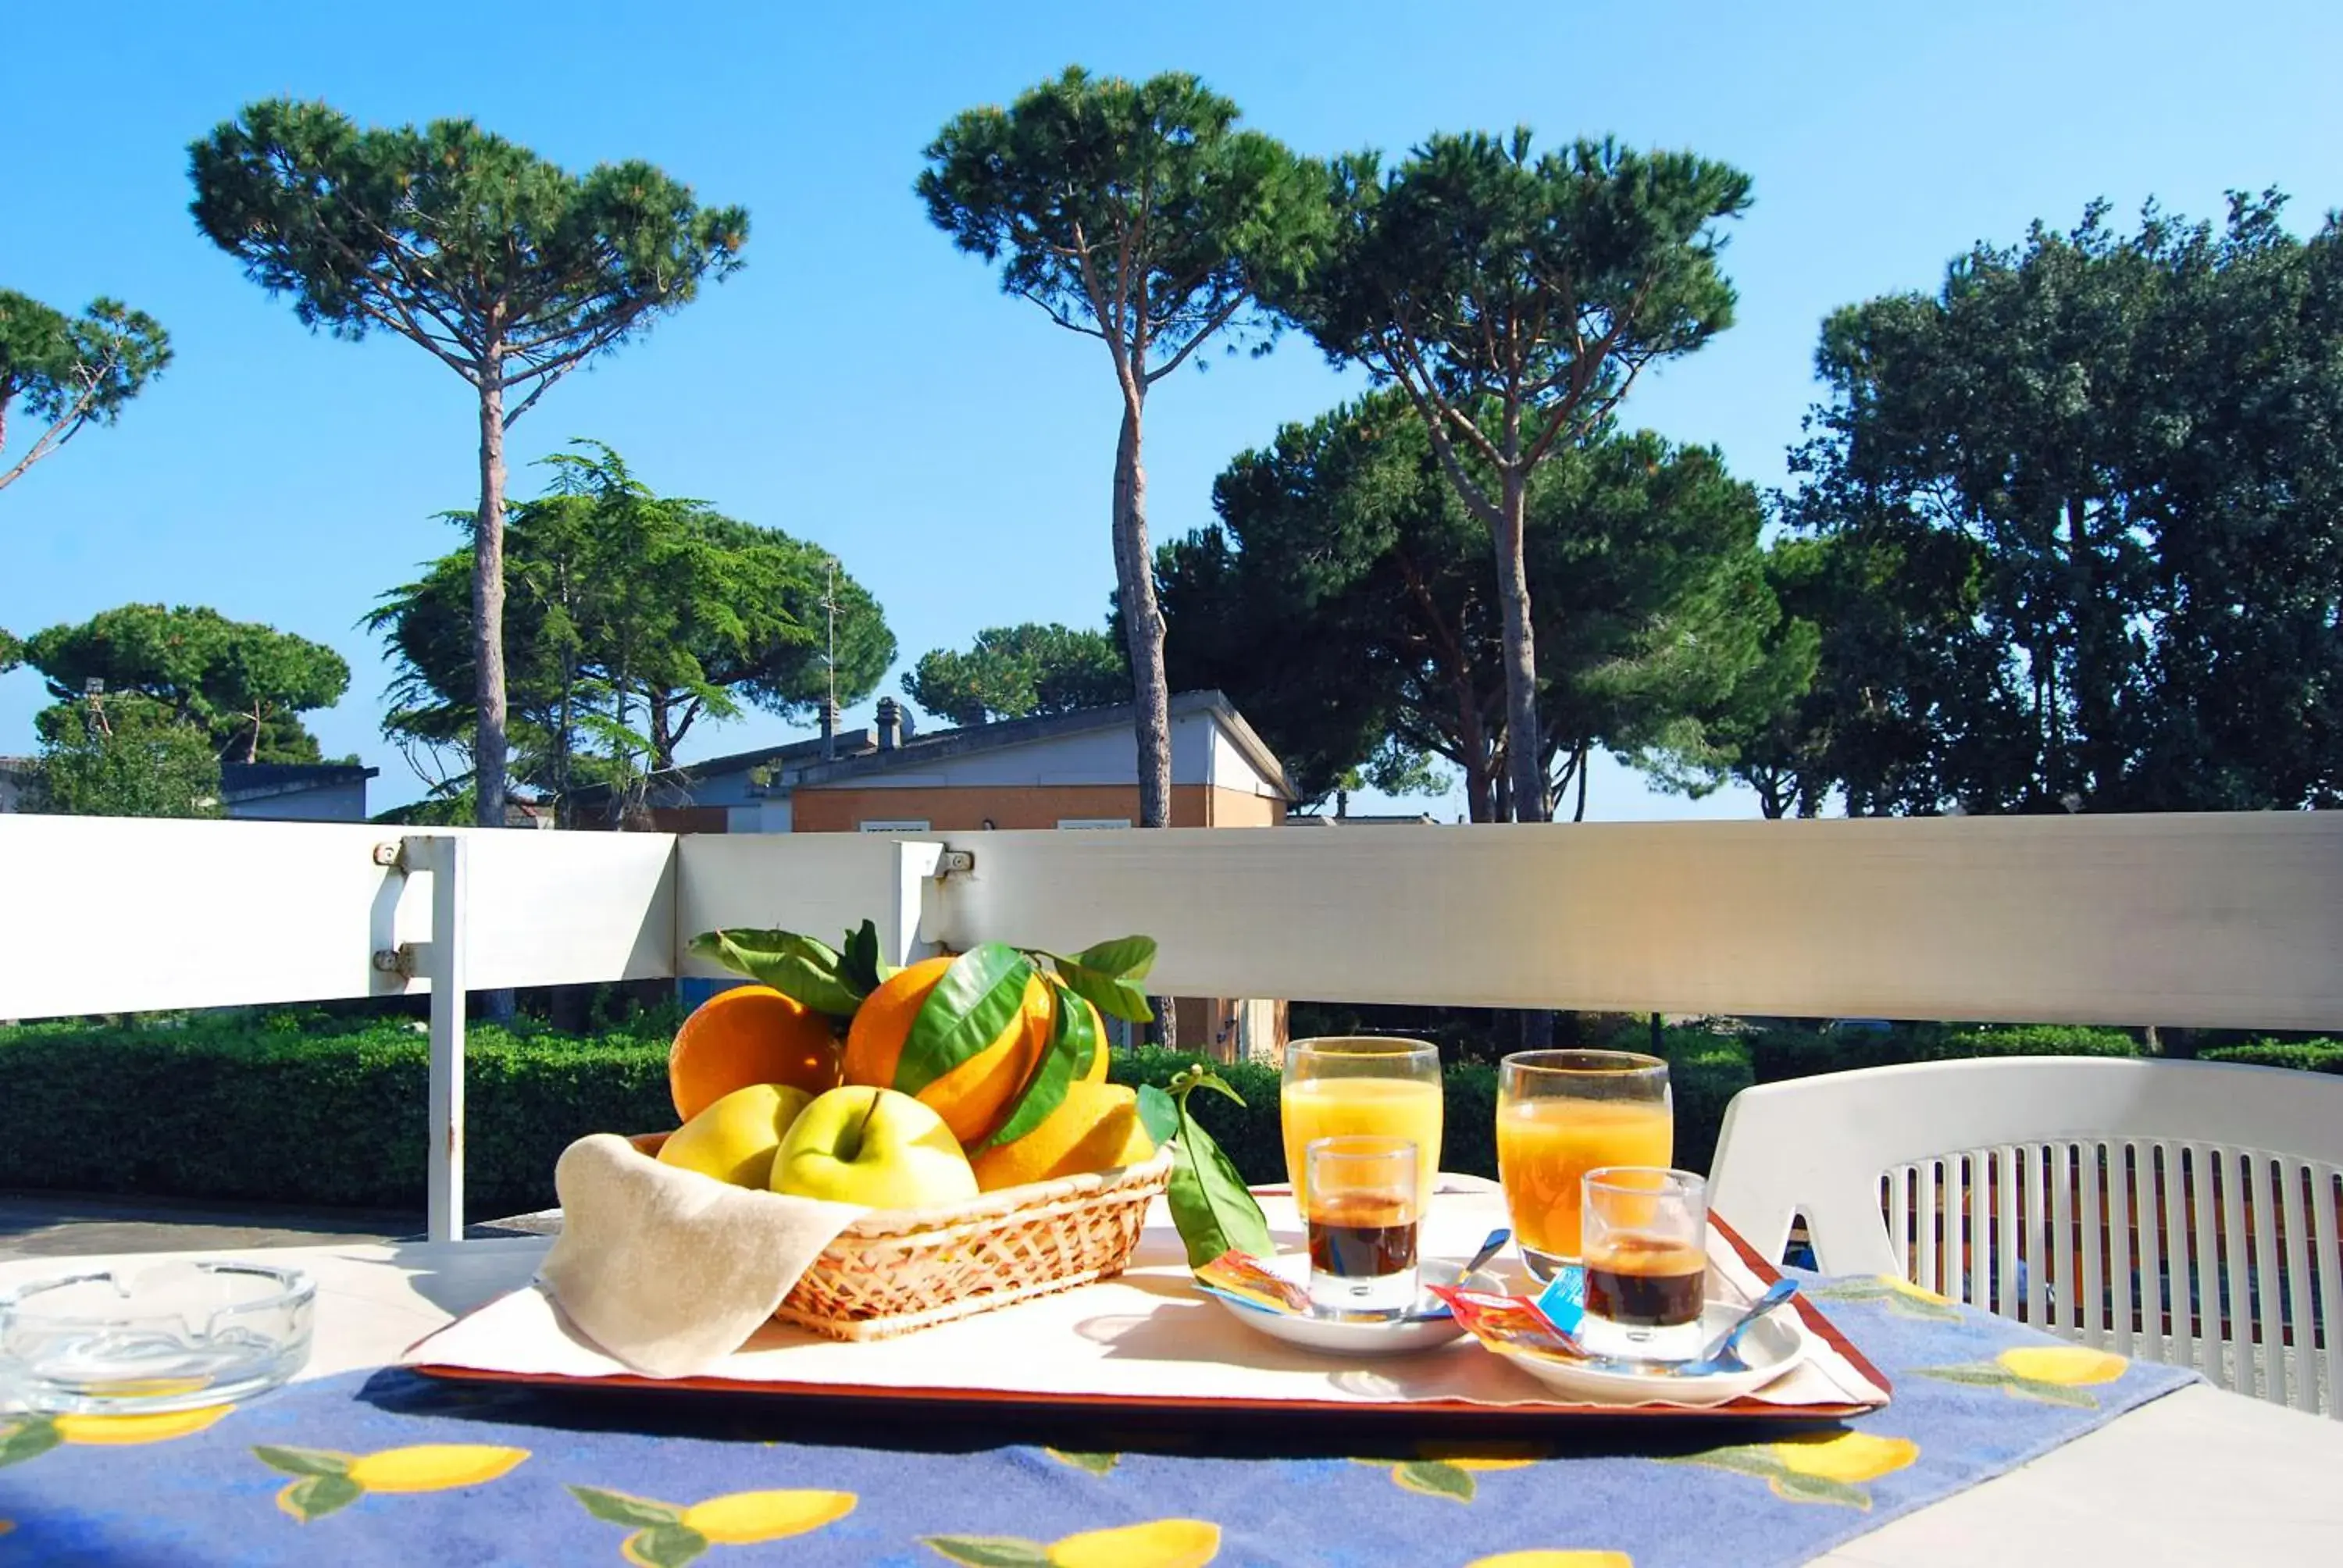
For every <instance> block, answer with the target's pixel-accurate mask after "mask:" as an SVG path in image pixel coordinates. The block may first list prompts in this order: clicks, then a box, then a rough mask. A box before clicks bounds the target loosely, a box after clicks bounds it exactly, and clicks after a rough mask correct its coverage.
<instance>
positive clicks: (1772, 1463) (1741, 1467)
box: [1660, 1448, 1788, 1481]
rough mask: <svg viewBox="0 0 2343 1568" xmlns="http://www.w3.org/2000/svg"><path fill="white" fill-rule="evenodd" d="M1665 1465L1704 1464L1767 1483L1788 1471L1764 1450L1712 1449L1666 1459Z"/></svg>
mask: <svg viewBox="0 0 2343 1568" xmlns="http://www.w3.org/2000/svg"><path fill="white" fill-rule="evenodd" d="M1660 1462H1661V1463H1663V1464H1702V1465H1706V1466H1707V1467H1708V1468H1710V1469H1711V1470H1729V1471H1732V1472H1733V1473H1735V1474H1736V1475H1755V1476H1758V1477H1761V1478H1763V1479H1764V1480H1766V1481H1771V1480H1773V1479H1774V1478H1775V1476H1777V1475H1785V1474H1787V1473H1788V1469H1787V1467H1786V1466H1785V1465H1784V1464H1783V1463H1782V1462H1781V1461H1780V1460H1779V1459H1776V1458H1775V1456H1774V1455H1773V1454H1771V1453H1769V1452H1766V1451H1765V1449H1762V1448H1712V1449H1710V1450H1709V1451H1708V1452H1706V1453H1688V1454H1685V1455H1684V1456H1683V1457H1682V1458H1664V1459H1662V1460H1661V1461H1660Z"/></svg>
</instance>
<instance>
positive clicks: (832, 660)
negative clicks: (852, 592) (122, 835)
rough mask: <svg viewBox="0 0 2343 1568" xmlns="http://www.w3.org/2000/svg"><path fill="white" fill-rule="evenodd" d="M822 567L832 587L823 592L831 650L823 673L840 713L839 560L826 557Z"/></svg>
mask: <svg viewBox="0 0 2343 1568" xmlns="http://www.w3.org/2000/svg"><path fill="white" fill-rule="evenodd" d="M822 565H824V566H825V567H827V568H830V586H829V587H827V588H823V589H822V591H821V608H823V609H825V610H827V611H829V612H830V650H829V652H828V653H827V654H825V655H824V656H823V658H822V671H823V673H824V674H825V675H826V676H828V677H829V680H830V711H831V712H832V713H835V712H837V711H838V558H837V557H836V556H825V557H823V558H822Z"/></svg>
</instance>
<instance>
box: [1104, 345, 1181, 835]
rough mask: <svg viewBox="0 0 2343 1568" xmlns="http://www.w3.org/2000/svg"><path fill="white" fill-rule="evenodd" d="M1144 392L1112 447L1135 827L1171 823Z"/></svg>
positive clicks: (1168, 710)
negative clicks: (1135, 780)
mask: <svg viewBox="0 0 2343 1568" xmlns="http://www.w3.org/2000/svg"><path fill="white" fill-rule="evenodd" d="M1145 396H1146V394H1145V391H1144V390H1143V389H1141V388H1139V387H1136V386H1133V387H1129V388H1126V390H1125V391H1124V393H1123V404H1122V432H1121V436H1120V437H1118V438H1117V439H1116V441H1115V446H1114V573H1115V589H1116V593H1117V595H1118V596H1119V598H1120V599H1121V605H1122V629H1123V641H1124V643H1125V645H1126V647H1127V648H1128V650H1129V652H1130V656H1131V700H1132V703H1133V711H1132V714H1131V722H1132V728H1133V729H1134V730H1135V731H1136V733H1137V736H1138V740H1139V825H1140V826H1141V827H1142V828H1168V827H1170V826H1171V825H1172V693H1171V689H1170V683H1169V682H1168V681H1167V680H1166V678H1165V677H1164V674H1163V616H1162V614H1161V611H1160V610H1158V609H1157V608H1156V605H1155V573H1154V570H1153V561H1152V558H1151V556H1150V554H1149V551H1148V548H1147V473H1146V470H1145V469H1144V468H1142V467H1141V466H1140V461H1139V422H1140V414H1141V408H1142V407H1143V403H1142V400H1143V399H1144V397H1145Z"/></svg>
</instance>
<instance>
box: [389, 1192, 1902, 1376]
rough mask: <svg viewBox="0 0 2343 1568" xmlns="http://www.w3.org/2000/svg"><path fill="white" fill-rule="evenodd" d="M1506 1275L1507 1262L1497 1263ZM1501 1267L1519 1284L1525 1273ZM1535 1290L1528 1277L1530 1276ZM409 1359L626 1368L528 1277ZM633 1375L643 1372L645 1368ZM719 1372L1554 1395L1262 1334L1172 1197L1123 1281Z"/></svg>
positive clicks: (1290, 1219) (1843, 1363)
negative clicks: (1195, 1260) (1213, 1292)
mask: <svg viewBox="0 0 2343 1568" xmlns="http://www.w3.org/2000/svg"><path fill="white" fill-rule="evenodd" d="M1262 1208H1263V1210H1264V1211H1266V1212H1267V1214H1268V1216H1269V1221H1270V1226H1271V1229H1272V1232H1273V1233H1274V1234H1275V1235H1276V1237H1277V1241H1278V1244H1279V1248H1280V1250H1281V1251H1283V1250H1286V1249H1288V1248H1299V1247H1300V1246H1301V1245H1302V1231H1301V1226H1300V1224H1299V1222H1298V1220H1297V1218H1296V1215H1295V1212H1294V1209H1293V1202H1292V1199H1291V1198H1290V1197H1281V1196H1275V1195H1266V1194H1265V1195H1264V1196H1263V1198H1262ZM1503 1223H1504V1205H1503V1198H1502V1197H1501V1196H1499V1195H1498V1194H1497V1193H1496V1192H1495V1191H1493V1190H1492V1189H1491V1188H1490V1187H1489V1186H1488V1184H1486V1183H1483V1182H1476V1181H1471V1179H1469V1178H1466V1179H1453V1178H1448V1177H1443V1187H1442V1191H1441V1195H1440V1197H1439V1198H1438V1200H1437V1201H1435V1202H1434V1203H1433V1210H1432V1213H1431V1215H1430V1217H1429V1219H1428V1220H1427V1221H1426V1234H1425V1237H1424V1242H1425V1251H1426V1252H1427V1253H1428V1254H1429V1255H1430V1256H1433V1257H1443V1258H1457V1259H1462V1258H1464V1257H1466V1256H1469V1255H1470V1254H1471V1252H1472V1251H1473V1248H1474V1246H1475V1244H1476V1243H1477V1242H1478V1241H1480V1239H1481V1238H1482V1236H1483V1235H1484V1234H1485V1233H1486V1232H1487V1231H1489V1230H1490V1228H1491V1227H1492V1226H1493V1225H1501V1224H1503ZM1710 1266H1711V1269H1712V1271H1713V1274H1714V1275H1715V1277H1716V1279H1717V1282H1718V1284H1719V1285H1721V1286H1722V1287H1723V1291H1722V1292H1721V1293H1731V1292H1738V1293H1739V1295H1740V1297H1741V1299H1743V1300H1748V1299H1751V1298H1754V1297H1755V1294H1756V1293H1757V1291H1758V1286H1757V1283H1756V1281H1755V1276H1754V1275H1753V1274H1752V1273H1751V1271H1749V1269H1748V1268H1747V1267H1746V1266H1745V1264H1743V1263H1742V1262H1741V1261H1740V1260H1739V1259H1738V1258H1737V1257H1735V1256H1734V1255H1733V1254H1732V1252H1731V1250H1730V1248H1729V1247H1727V1246H1726V1245H1725V1243H1724V1242H1723V1241H1721V1240H1713V1241H1712V1245H1711V1257H1710ZM1501 1272H1503V1270H1502V1268H1501ZM1508 1277H1510V1278H1513V1279H1514V1280H1516V1281H1519V1279H1520V1276H1519V1275H1518V1273H1517V1272H1513V1273H1509V1274H1508ZM1524 1288H1525V1287H1524ZM1810 1337H1811V1338H1812V1342H1813V1346H1814V1350H1813V1353H1812V1355H1811V1356H1810V1357H1809V1359H1808V1360H1807V1362H1805V1364H1804V1365H1802V1366H1801V1367H1799V1368H1798V1369H1797V1370H1795V1372H1791V1373H1790V1374H1789V1375H1788V1376H1787V1377H1785V1378H1783V1379H1782V1380H1781V1381H1780V1382H1776V1383H1774V1384H1773V1385H1771V1386H1770V1387H1768V1388H1766V1389H1765V1390H1763V1391H1761V1392H1759V1393H1758V1394H1757V1395H1756V1396H1755V1397H1756V1398H1757V1399H1759V1400H1761V1401H1763V1402H1765V1403H1768V1404H1773V1405H1779V1406H1796V1405H1801V1404H1819V1405H1837V1404H1858V1405H1879V1404H1884V1403H1885V1402H1886V1398H1887V1396H1886V1393H1885V1391H1884V1390H1882V1389H1881V1388H1879V1387H1878V1386H1877V1385H1876V1384H1875V1383H1874V1382H1871V1381H1870V1380H1869V1379H1868V1378H1866V1377H1865V1376H1864V1375H1863V1374H1862V1373H1860V1372H1857V1371H1856V1370H1855V1367H1854V1366H1853V1365H1852V1364H1851V1363H1850V1362H1848V1361H1847V1360H1846V1359H1845V1357H1844V1356H1842V1355H1840V1354H1839V1353H1838V1352H1836V1351H1835V1350H1834V1349H1832V1348H1831V1346H1830V1345H1829V1344H1828V1343H1827V1342H1825V1341H1824V1340H1822V1339H1821V1337H1820V1336H1810ZM403 1361H404V1362H405V1364H407V1365H411V1366H414V1365H419V1366H434V1367H448V1368H455V1369H461V1370H469V1371H475V1372H498V1373H508V1374H514V1375H518V1376H522V1377H550V1378H588V1379H591V1378H613V1377H625V1376H628V1375H629V1372H628V1368H627V1367H626V1366H624V1365H623V1364H621V1363H620V1362H617V1361H614V1360H612V1359H611V1358H609V1357H608V1356H606V1355H604V1354H603V1353H602V1352H600V1351H598V1349H596V1348H595V1347H594V1346H593V1345H592V1344H591V1343H589V1342H587V1341H586V1340H584V1339H583V1338H582V1337H581V1336H579V1335H578V1334H577V1333H576V1332H574V1331H572V1330H571V1329H570V1328H569V1327H568V1324H566V1323H565V1322H563V1320H562V1319H561V1316H560V1314H559V1313H558V1312H557V1311H556V1309H555V1307H554V1305H553V1302H551V1301H550V1300H549V1299H548V1297H547V1296H546V1295H545V1294H544V1293H543V1292H542V1291H541V1290H538V1289H537V1288H534V1287H532V1288H530V1289H528V1290H522V1291H517V1292H513V1293H512V1294H510V1295H508V1296H505V1297H503V1298H501V1299H499V1300H498V1301H496V1302H490V1303H489V1304H488V1306H486V1307H483V1308H481V1309H480V1310H479V1311H478V1312H474V1313H472V1314H471V1315H470V1316H468V1317H466V1318H463V1319H460V1320H458V1322H454V1323H452V1324H450V1325H448V1326H447V1328H445V1329H442V1330H440V1331H439V1332H437V1333H435V1334H432V1335H431V1336H429V1337H428V1338H427V1339H425V1340H423V1341H422V1342H419V1343H417V1344H416V1345H414V1346H413V1347H411V1348H410V1349H409V1350H408V1351H407V1354H406V1355H405V1357H404V1358H403ZM636 1375H639V1374H636ZM697 1375H698V1376H699V1377H702V1378H708V1379H716V1380H721V1381H723V1382H743V1383H774V1384H789V1385H796V1386H798V1387H804V1386H806V1385H833V1386H840V1387H841V1388H842V1389H864V1390H869V1389H879V1390H902V1391H913V1390H917V1391H921V1392H944V1393H951V1392H965V1393H969V1394H974V1395H1001V1394H1007V1395H1011V1396H1015V1395H1027V1396H1031V1397H1034V1398H1037V1399H1041V1400H1049V1399H1053V1398H1065V1397H1069V1396H1071V1397H1081V1398H1102V1399H1109V1400H1134V1401H1143V1400H1165V1399H1169V1400H1180V1401H1206V1402H1214V1401H1228V1402H1255V1401H1260V1402H1281V1403H1282V1402H1322V1403H1334V1404H1356V1405H1387V1404H1393V1403H1403V1402H1418V1401H1462V1402H1469V1403H1473V1404H1482V1405H1491V1406H1506V1405H1550V1404H1553V1403H1554V1402H1555V1401H1554V1396H1553V1395H1552V1393H1550V1392H1548V1391H1547V1390H1546V1389H1545V1388H1544V1387H1543V1386H1542V1385H1541V1384H1539V1383H1538V1382H1535V1381H1534V1380H1533V1379H1532V1378H1531V1377H1530V1376H1529V1375H1528V1374H1527V1373H1526V1372H1522V1371H1520V1370H1518V1369H1517V1368H1514V1367H1513V1366H1511V1365H1508V1364H1507V1362H1506V1361H1505V1359H1504V1358H1503V1357H1501V1356H1497V1355H1493V1354H1491V1353H1489V1352H1485V1351H1483V1350H1482V1349H1480V1348H1479V1346H1478V1345H1477V1344H1475V1343H1473V1342H1472V1341H1471V1340H1469V1339H1467V1340H1463V1341H1460V1342H1456V1343H1454V1344H1452V1345H1449V1346H1445V1347H1443V1348H1442V1349H1439V1350H1435V1351H1430V1352H1425V1353H1423V1354H1422V1355H1416V1356H1399V1357H1393V1358H1389V1359H1386V1360H1382V1361H1379V1362H1375V1363H1373V1365H1371V1366H1352V1365H1346V1364H1344V1363H1342V1362H1337V1361H1332V1360H1330V1359H1327V1358H1324V1357H1321V1356H1316V1355H1312V1354H1309V1353H1307V1352H1302V1351H1300V1350H1296V1349H1292V1348H1291V1347H1288V1346H1285V1345H1282V1344H1280V1343H1278V1342H1274V1341H1272V1340H1270V1339H1268V1338H1266V1337H1264V1336H1262V1335H1260V1334H1257V1333H1254V1332H1251V1331H1250V1330H1248V1329H1246V1328H1245V1327H1243V1326H1242V1324H1240V1323H1238V1322H1235V1321H1234V1320H1232V1318H1231V1317H1230V1315H1229V1314H1228V1313H1226V1312H1223V1311H1222V1310H1221V1308H1220V1307H1219V1306H1218V1305H1216V1304H1215V1303H1214V1302H1211V1301H1208V1300H1206V1299H1205V1298H1204V1297H1202V1296H1201V1295H1199V1294H1198V1293H1197V1292H1196V1291H1195V1289H1194V1288H1193V1286H1192V1284H1191V1282H1190V1279H1189V1272H1188V1268H1187V1263H1186V1259H1185V1255H1184V1253H1183V1251H1182V1247H1181V1244H1180V1238H1179V1235H1178V1233H1177V1232H1176V1231H1174V1230H1173V1229H1172V1221H1171V1217H1170V1215H1169V1213H1168V1212H1167V1211H1165V1209H1164V1206H1163V1204H1162V1202H1161V1200H1158V1201H1157V1202H1156V1203H1155V1205H1154V1206H1153V1207H1152V1208H1151V1209H1150V1211H1149V1212H1148V1219H1147V1227H1146V1231H1145V1232H1144V1234H1143V1235H1142V1236H1141V1241H1140V1244H1139V1250H1138V1251H1137V1253H1136V1254H1135V1256H1134V1257H1133V1259H1132V1263H1131V1269H1130V1270H1129V1271H1127V1272H1126V1273H1124V1274H1123V1275H1122V1276H1121V1277H1120V1278H1118V1279H1113V1280H1104V1281H1101V1282H1097V1283H1095V1284H1091V1285H1084V1286H1081V1287H1080V1288H1079V1289H1076V1290H1072V1291H1068V1292H1064V1293H1063V1294H1061V1295H1054V1296H1044V1297H1041V1298H1039V1299H1037V1300H1034V1301H1031V1302H1021V1303H1020V1304H1018V1305H1016V1306H1013V1307H1005V1308H1002V1309H1001V1310H1000V1311H998V1312H980V1313H978V1314H976V1315H975V1316H972V1317H969V1318H963V1319H960V1320H959V1321H958V1322H949V1323H941V1324H939V1325H937V1326H935V1327H933V1328H930V1329H923V1330H921V1331H920V1332H917V1333H912V1334H906V1335H903V1336H902V1337H900V1338H899V1339H891V1340H880V1341H873V1342H862V1343H840V1342H834V1341H830V1340H824V1339H820V1338H818V1337H816V1336H815V1335H812V1334H809V1333H807V1332H804V1331H802V1330H799V1329H791V1328H785V1327H783V1326H781V1325H779V1324H778V1323H767V1324H766V1325H765V1326H764V1327H762V1328H761V1329H759V1331H758V1332H756V1333H755V1334H754V1335H752V1336H751V1337H750V1339H749V1342H748V1343H747V1344H745V1345H743V1346H742V1347H741V1348H740V1349H739V1351H737V1352H733V1354H731V1355H730V1356H729V1357H727V1358H725V1359H724V1360H723V1361H720V1362H717V1363H716V1364H714V1365H712V1366H709V1367H707V1368H704V1369H702V1370H701V1372H699V1373H698V1374H697Z"/></svg>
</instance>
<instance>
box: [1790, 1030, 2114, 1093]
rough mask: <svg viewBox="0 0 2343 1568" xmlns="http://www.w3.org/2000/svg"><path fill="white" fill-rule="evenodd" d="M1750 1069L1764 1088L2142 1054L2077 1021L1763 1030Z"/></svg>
mask: <svg viewBox="0 0 2343 1568" xmlns="http://www.w3.org/2000/svg"><path fill="white" fill-rule="evenodd" d="M1748 1043H1749V1059H1750V1065H1751V1067H1752V1068H1753V1069H1754V1070H1755V1074H1756V1081H1758V1082H1760V1083H1775V1082H1779V1081H1781V1080H1783V1079H1785V1078H1810V1077H1813V1076H1814V1075H1815V1074H1816V1073H1822V1072H1850V1071H1853V1070H1855V1069H1858V1068H1865V1067H1900V1066H1903V1065H1904V1064H1906V1063H1907V1062H1915V1061H1955V1060H1964V1059H1966V1058H1969V1057H1979V1056H2137V1055H2139V1054H2140V1046H2139V1042H2138V1041H2137V1040H2134V1039H2133V1038H2132V1037H2131V1035H2130V1034H2128V1033H2127V1032H2126V1031H2125V1030H2120V1029H2093V1028H2089V1027H2087V1026H2083V1025H2078V1024H2055V1023H2043V1024H1988V1025H1974V1024H1971V1025H1957V1024H1909V1023H1906V1024H1896V1025H1894V1026H1892V1027H1889V1028H1886V1029H1867V1028H1860V1027H1857V1028H1846V1027H1841V1028H1836V1029H1802V1028H1797V1027H1794V1026H1781V1027H1775V1028H1769V1029H1761V1030H1756V1031H1755V1032H1754V1033H1752V1034H1751V1035H1750V1036H1749V1037H1748Z"/></svg>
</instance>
